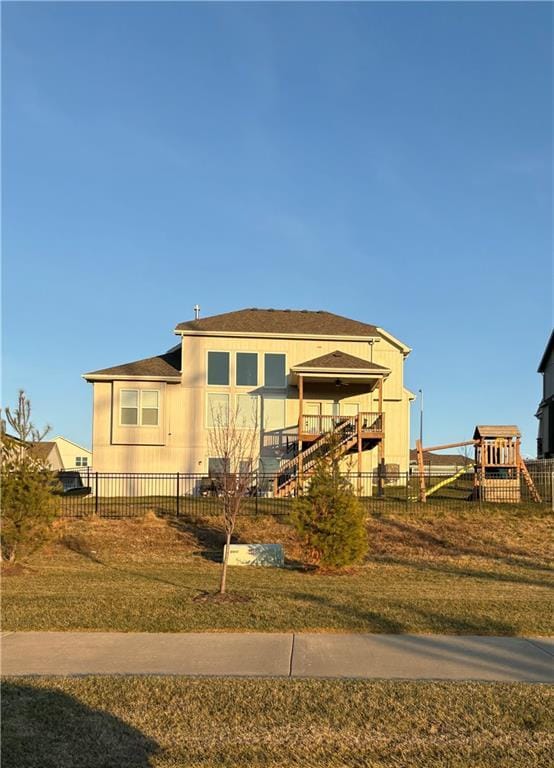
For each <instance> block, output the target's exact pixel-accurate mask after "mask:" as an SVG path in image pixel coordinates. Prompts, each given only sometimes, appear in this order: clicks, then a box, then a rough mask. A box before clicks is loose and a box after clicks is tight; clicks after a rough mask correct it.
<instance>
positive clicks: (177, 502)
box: [175, 472, 179, 517]
mask: <svg viewBox="0 0 554 768" xmlns="http://www.w3.org/2000/svg"><path fill="white" fill-rule="evenodd" d="M176 490H177V495H176V497H175V502H176V504H175V509H176V515H177V517H179V473H178V472H177V489H176Z"/></svg>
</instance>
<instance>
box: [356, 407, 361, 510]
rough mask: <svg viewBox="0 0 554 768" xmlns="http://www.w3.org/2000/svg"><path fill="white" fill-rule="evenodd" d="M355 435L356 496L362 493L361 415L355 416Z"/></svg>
mask: <svg viewBox="0 0 554 768" xmlns="http://www.w3.org/2000/svg"><path fill="white" fill-rule="evenodd" d="M356 436H357V438H358V439H357V448H358V496H361V495H362V417H361V415H360V414H359V413H358V415H357V416H356Z"/></svg>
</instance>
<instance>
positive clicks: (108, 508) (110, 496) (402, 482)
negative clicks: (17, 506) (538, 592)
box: [60, 468, 554, 518]
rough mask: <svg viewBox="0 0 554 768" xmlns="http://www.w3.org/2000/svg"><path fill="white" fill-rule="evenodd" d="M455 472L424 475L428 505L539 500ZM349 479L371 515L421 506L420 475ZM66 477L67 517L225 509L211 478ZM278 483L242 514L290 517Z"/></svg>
mask: <svg viewBox="0 0 554 768" xmlns="http://www.w3.org/2000/svg"><path fill="white" fill-rule="evenodd" d="M453 475H454V473H452V472H449V473H444V472H440V471H433V470H430V471H427V472H426V473H425V487H426V490H427V493H428V497H427V502H426V504H427V505H432V506H433V507H435V508H437V507H442V508H444V509H446V510H454V509H468V508H471V505H475V504H481V505H483V504H499V503H502V504H512V505H518V504H527V503H536V502H535V501H534V499H533V494H532V492H531V490H530V488H529V487H528V485H527V484H526V482H525V481H524V478H523V477H522V476H520V477H519V478H517V477H510V475H509V473H508V471H506V472H505V473H504V475H503V474H502V473H501V472H500V473H498V474H497V475H494V476H489V477H487V478H486V483H485V487H484V488H483V487H482V486H480V485H479V483H478V482H477V481H478V480H479V478H476V477H475V475H474V472H473V470H472V469H471V470H469V471H465V472H463V473H461V474H458V475H457V476H453ZM531 475H532V477H533V480H534V484H535V487H536V490H537V491H538V493H539V495H540V497H541V505H540V506H541V507H542V508H545V506H548V507H549V508H552V505H553V502H552V494H553V487H554V474H553V473H552V472H551V471H550V470H547V471H543V470H541V469H540V468H538V469H536V468H533V469H532V470H531ZM345 477H346V478H347V479H348V481H349V483H350V484H351V485H352V488H353V490H354V492H355V493H356V494H357V495H358V496H359V497H360V499H361V501H362V502H363V503H364V505H366V507H367V509H368V511H370V512H378V511H383V512H384V511H387V510H388V511H393V510H394V509H395V508H396V509H398V510H401V509H404V510H405V509H407V508H411V509H413V508H414V505H417V504H420V503H421V502H420V501H419V498H420V476H419V474H418V473H417V472H415V471H412V472H404V473H402V472H395V473H389V474H388V475H383V474H381V473H379V472H367V473H361V474H358V473H355V472H350V473H345ZM60 479H61V481H62V484H63V487H64V494H63V495H62V497H61V512H62V515H63V516H64V517H70V518H84V517H89V516H92V515H96V516H98V517H106V518H110V517H112V518H124V517H137V516H141V515H143V514H145V513H146V512H153V513H154V514H156V515H161V516H167V515H170V516H180V515H183V516H193V517H203V516H209V515H216V514H218V513H219V512H220V510H221V497H220V494H219V492H218V486H217V483H215V482H214V480H213V479H212V478H210V477H208V476H206V475H200V474H183V473H175V472H173V473H115V472H95V471H94V470H93V469H92V468H88V469H82V470H80V471H78V470H72V471H67V472H61V473H60ZM276 479H277V476H276V475H262V474H260V473H253V474H252V476H251V482H250V483H249V491H248V495H247V496H246V498H245V500H244V503H243V505H242V514H245V515H263V514H268V515H276V516H284V515H287V514H288V513H289V512H290V509H291V502H292V497H290V496H288V497H284V498H281V497H279V496H277V495H276V493H275V487H276V484H275V481H276ZM308 485H309V479H306V480H305V482H304V492H305V491H306V490H307V488H308ZM298 492H300V493H301V492H302V489H299V491H298Z"/></svg>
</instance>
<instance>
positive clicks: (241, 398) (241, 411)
mask: <svg viewBox="0 0 554 768" xmlns="http://www.w3.org/2000/svg"><path fill="white" fill-rule="evenodd" d="M257 425H258V398H257V397H256V395H237V427H238V428H239V429H256V427H257Z"/></svg>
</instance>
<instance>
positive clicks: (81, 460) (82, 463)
mask: <svg viewBox="0 0 554 768" xmlns="http://www.w3.org/2000/svg"><path fill="white" fill-rule="evenodd" d="M75 466H76V467H88V456H76V457H75Z"/></svg>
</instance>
